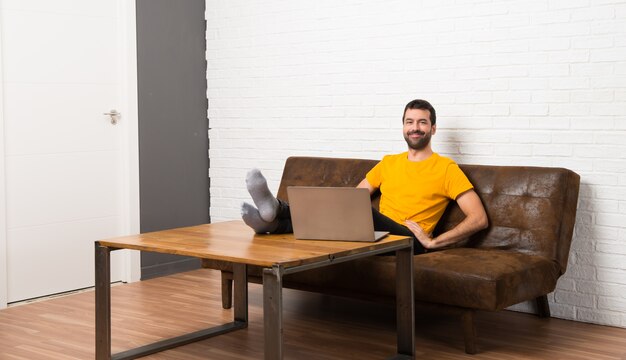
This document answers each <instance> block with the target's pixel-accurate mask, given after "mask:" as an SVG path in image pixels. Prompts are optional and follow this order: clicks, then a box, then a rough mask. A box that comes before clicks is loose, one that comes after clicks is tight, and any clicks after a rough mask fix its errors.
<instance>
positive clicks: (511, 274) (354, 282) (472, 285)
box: [210, 248, 559, 310]
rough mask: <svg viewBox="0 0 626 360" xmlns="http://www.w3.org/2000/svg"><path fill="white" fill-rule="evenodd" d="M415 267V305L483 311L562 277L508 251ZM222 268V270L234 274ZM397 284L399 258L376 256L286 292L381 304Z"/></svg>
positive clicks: (443, 258) (545, 262)
mask: <svg viewBox="0 0 626 360" xmlns="http://www.w3.org/2000/svg"><path fill="white" fill-rule="evenodd" d="M413 264H414V272H415V274H414V287H415V289H414V290H415V299H416V300H418V301H427V302H433V303H440V304H447V305H453V306H460V307H465V308H473V309H481V310H501V309H503V308H506V307H508V306H511V305H513V304H517V303H519V302H522V301H526V300H528V299H533V298H536V297H538V296H541V295H544V294H547V293H550V292H552V291H553V290H554V287H555V286H556V281H557V279H558V275H559V265H558V264H557V263H556V262H554V261H551V260H549V259H546V258H544V257H541V256H537V255H528V254H523V253H519V252H512V251H506V250H486V249H474V248H455V249H448V250H443V251H436V252H431V253H427V254H423V255H416V256H414V257H413ZM212 265H213V266H210V267H213V268H216V267H217V266H216V265H217V264H212ZM223 265H226V266H220V267H221V268H222V269H221V270H226V271H232V268H231V269H228V268H229V267H230V266H228V264H223ZM220 267H218V268H220ZM248 275H249V276H251V278H250V280H252V281H256V282H259V281H260V277H261V276H262V269H261V268H259V267H256V266H250V267H248ZM393 279H395V258H394V257H393V256H374V257H370V258H365V259H360V260H355V261H349V262H345V263H340V264H336V265H331V266H327V267H323V268H318V269H313V270H308V271H304V272H300V273H295V274H290V275H286V276H285V279H284V286H285V287H289V288H296V289H302V290H309V291H322V290H323V291H324V292H325V293H329V294H336V295H348V296H350V297H357V298H362V299H369V300H377V299H380V298H394V297H395V282H394V281H393Z"/></svg>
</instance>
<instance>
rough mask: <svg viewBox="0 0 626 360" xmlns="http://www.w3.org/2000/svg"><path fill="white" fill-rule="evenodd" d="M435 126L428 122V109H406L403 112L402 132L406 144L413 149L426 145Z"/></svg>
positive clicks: (422, 147) (419, 148) (421, 148)
mask: <svg viewBox="0 0 626 360" xmlns="http://www.w3.org/2000/svg"><path fill="white" fill-rule="evenodd" d="M436 128H437V126H436V125H435V126H432V125H431V124H430V111H428V110H421V109H408V110H407V111H406V112H405V113H404V126H403V129H402V132H403V134H404V140H406V143H407V145H408V146H409V148H411V149H413V150H423V149H424V148H425V147H426V146H428V144H429V143H430V138H431V136H432V135H433V134H434V133H435V130H436Z"/></svg>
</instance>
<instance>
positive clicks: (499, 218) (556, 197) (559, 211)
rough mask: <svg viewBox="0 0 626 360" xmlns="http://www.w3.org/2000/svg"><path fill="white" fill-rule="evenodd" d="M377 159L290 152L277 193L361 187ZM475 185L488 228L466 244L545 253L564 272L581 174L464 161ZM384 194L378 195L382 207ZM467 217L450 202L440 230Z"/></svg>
mask: <svg viewBox="0 0 626 360" xmlns="http://www.w3.org/2000/svg"><path fill="white" fill-rule="evenodd" d="M377 162H378V161H376V160H363V159H339V158H319V157H290V158H288V159H287V161H286V163H285V168H284V170H283V177H282V180H281V183H280V187H279V190H278V197H279V198H280V199H283V200H286V201H288V200H289V199H288V197H287V187H288V186H294V185H300V186H302V185H306V186H344V187H352V186H356V185H357V184H358V183H359V182H360V181H361V180H363V178H364V177H365V174H367V172H368V171H369V170H370V169H371V168H372V167H374V165H376V163H377ZM459 166H460V167H461V169H462V170H463V172H465V174H466V175H467V177H468V178H469V180H470V181H471V182H472V184H473V185H474V188H475V191H476V192H477V193H478V195H479V196H480V198H481V200H482V202H483V204H484V206H485V210H486V211H487V215H488V217H489V227H488V228H487V229H485V230H483V231H480V232H478V233H476V234H474V235H472V236H471V237H470V238H469V239H467V240H466V241H464V242H462V246H466V247H476V248H485V249H503V250H511V251H520V252H524V253H527V254H533V255H540V256H543V257H546V258H549V259H552V260H553V261H555V262H557V263H558V264H559V266H560V268H561V273H564V272H565V269H566V267H567V260H568V256H569V250H570V244H571V240H572V235H573V231H574V222H575V219H576V205H577V202H578V190H579V185H580V177H579V176H578V174H576V173H574V172H573V171H571V170H567V169H563V168H548V167H523V166H490V165H462V164H461V165H459ZM379 196H380V194H378V193H377V194H374V196H373V197H372V205H373V206H375V207H377V206H378V201H379ZM462 219H463V213H462V212H461V210H460V209H459V207H458V205H457V204H456V202H454V201H452V202H450V204H449V205H448V208H447V209H446V212H445V214H444V215H443V217H442V219H441V221H440V222H439V225H438V226H437V229H436V230H435V233H441V232H443V231H446V230H448V229H450V228H452V227H454V226H455V225H456V224H457V223H458V222H459V221H461V220H462Z"/></svg>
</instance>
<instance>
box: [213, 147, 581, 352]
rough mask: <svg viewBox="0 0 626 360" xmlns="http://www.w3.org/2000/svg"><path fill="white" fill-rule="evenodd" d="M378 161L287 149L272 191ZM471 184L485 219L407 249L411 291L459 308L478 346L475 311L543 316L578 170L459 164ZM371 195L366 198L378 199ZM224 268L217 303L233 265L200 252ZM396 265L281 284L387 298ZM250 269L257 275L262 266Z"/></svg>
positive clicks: (282, 193) (570, 220)
mask: <svg viewBox="0 0 626 360" xmlns="http://www.w3.org/2000/svg"><path fill="white" fill-rule="evenodd" d="M376 163H377V161H374V160H360V159H337V158H315V157H290V158H289V159H287V161H286V163H285V168H284V171H283V177H282V180H281V183H280V188H279V190H278V194H277V197H279V198H281V199H284V200H287V201H288V200H289V199H288V197H287V186H292V185H309V186H356V185H357V184H358V183H359V182H360V181H361V180H362V179H363V178H364V177H365V174H366V173H367V171H369V169H371V168H372V167H373V166H374V165H375V164H376ZM460 167H461V169H462V170H463V171H464V172H465V174H466V175H467V177H468V178H469V179H470V181H471V182H472V184H474V187H475V190H476V192H477V193H478V195H479V196H480V198H481V200H482V202H483V204H484V206H485V209H486V211H487V214H488V217H489V227H488V228H487V229H485V230H483V231H480V232H478V233H476V234H474V235H472V236H471V237H469V238H468V239H466V240H465V241H463V242H461V243H460V244H457V246H455V247H454V248H449V249H444V250H440V251H434V252H428V253H426V254H423V255H416V256H414V258H413V261H414V268H415V286H414V288H415V299H416V301H418V302H420V303H422V304H423V303H434V304H441V305H446V306H447V307H451V308H454V309H457V310H461V313H462V319H463V331H464V336H465V351H466V352H467V353H470V354H473V353H475V352H476V346H475V330H474V324H473V317H474V311H476V310H491V311H495V310H501V309H504V308H506V307H508V306H511V305H514V304H517V303H520V302H523V301H527V300H533V301H535V302H536V304H537V308H538V314H539V316H542V317H548V316H550V309H549V306H548V301H547V297H546V295H547V294H548V293H550V292H552V291H553V290H554V288H555V286H556V282H557V279H558V278H559V277H560V276H561V275H562V274H563V273H565V269H566V267H567V260H568V255H569V250H570V243H571V240H572V234H573V230H574V221H575V218H576V205H577V201H578V189H579V184H580V177H579V176H578V175H577V174H576V173H574V172H572V171H570V170H567V169H562V168H547V167H521V166H484V165H460ZM378 200H379V194H375V195H374V196H373V198H372V204H373V206H378ZM462 218H463V214H462V212H461V211H460V209H459V208H458V206H457V205H456V203H454V202H451V203H450V205H449V206H448V208H447V210H446V213H445V214H444V216H443V218H442V219H441V221H440V223H439V225H438V227H437V230H436V232H441V231H444V230H445V229H449V228H451V227H453V226H454V225H455V224H457V223H458V222H459V221H460V220H461V219H462ZM204 266H205V267H209V268H213V269H219V270H221V271H222V300H223V306H224V308H229V307H230V306H231V299H232V272H231V269H230V267H229V266H228V265H227V264H226V263H222V262H218V261H205V262H204ZM394 274H395V265H394V262H393V261H392V259H391V258H390V257H389V256H377V257H373V258H368V259H363V260H359V261H351V262H346V263H341V264H337V265H333V266H329V267H324V268H321V269H316V270H311V271H307V272H302V273H297V274H293V275H290V276H286V277H285V279H284V286H285V287H290V288H295V289H301V290H307V291H315V292H322V293H327V294H333V295H340V296H350V297H356V298H359V299H370V300H374V301H389V300H391V301H393V299H394V298H395V287H394V283H395V282H394V281H393V280H392V279H393V278H394V276H395V275H394ZM248 275H249V276H248V278H249V280H250V281H253V282H260V281H261V269H260V268H254V267H249V270H248Z"/></svg>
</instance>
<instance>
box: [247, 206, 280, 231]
mask: <svg viewBox="0 0 626 360" xmlns="http://www.w3.org/2000/svg"><path fill="white" fill-rule="evenodd" d="M241 218H242V219H243V222H245V223H246V225H248V226H249V227H251V228H252V229H254V232H256V233H257V234H265V233H271V232H273V231H275V230H276V229H277V228H278V220H274V221H271V222H267V221H265V220H263V219H262V218H261V214H259V210H257V209H256V208H255V207H254V206H252V205H251V204H248V203H246V202H244V203H242V204H241Z"/></svg>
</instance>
